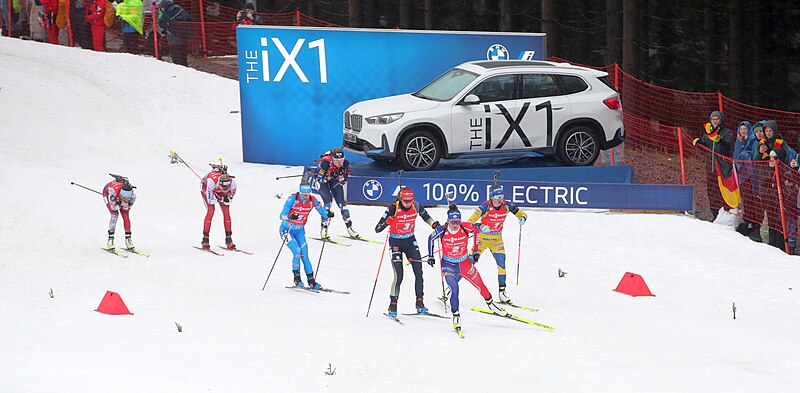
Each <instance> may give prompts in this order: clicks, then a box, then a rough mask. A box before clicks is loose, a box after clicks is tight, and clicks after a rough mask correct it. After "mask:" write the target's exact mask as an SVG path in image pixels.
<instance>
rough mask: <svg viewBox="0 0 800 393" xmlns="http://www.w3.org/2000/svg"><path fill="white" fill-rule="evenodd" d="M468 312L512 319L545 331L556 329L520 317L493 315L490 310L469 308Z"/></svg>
mask: <svg viewBox="0 0 800 393" xmlns="http://www.w3.org/2000/svg"><path fill="white" fill-rule="evenodd" d="M470 310H472V311H477V312H479V313H483V314H489V315H494V316H497V317H500V318H507V319H513V320H515V321H519V322H522V323H527V324H528V325H531V326H536V327H540V328H542V329H546V330H550V331H553V330H556V328H554V327H552V326H547V325H545V324H543V323H539V322H536V321H531V320H530V319H525V318H520V317H518V316H516V315H511V314H507V315H505V316H503V315H499V314H495V313H494V311H492V310H487V309H485V308H477V307H471V308H470Z"/></svg>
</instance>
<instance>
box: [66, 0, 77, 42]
mask: <svg viewBox="0 0 800 393" xmlns="http://www.w3.org/2000/svg"><path fill="white" fill-rule="evenodd" d="M64 8H65V10H66V12H67V37H69V46H70V47H73V46H75V43H74V42H73V41H72V22H70V17H69V13H70V10H69V9H70V8H71V7H70V2H69V1H67V6H66V7H64Z"/></svg>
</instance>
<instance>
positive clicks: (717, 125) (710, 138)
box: [692, 111, 735, 221]
mask: <svg viewBox="0 0 800 393" xmlns="http://www.w3.org/2000/svg"><path fill="white" fill-rule="evenodd" d="M704 129H705V132H704V133H703V135H702V136H701V137H700V138H695V139H694V141H692V144H693V145H697V143H700V144H701V145H703V146H705V147H707V148H709V149H710V150H711V160H710V163H709V165H708V167H707V168H706V194H707V196H708V204H709V209H711V215H712V216H713V218H714V219H716V218H717V214H718V213H719V209H720V208H721V207H722V206H723V203H724V202H723V200H722V197H721V194H720V190H719V187H718V185H717V165H727V163H725V162H724V161H725V160H724V159H722V158H719V157H716V156H717V155H721V156H725V157H730V156H731V152H732V151H733V144H734V138H735V137H734V135H733V132H732V131H731V130H730V129H729V128H726V127H725V115H724V114H723V113H722V112H720V111H714V112H711V115H710V116H709V122H708V123H706V124H705V126H704ZM712 221H713V219H712Z"/></svg>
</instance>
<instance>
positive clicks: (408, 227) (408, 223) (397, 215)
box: [375, 188, 439, 317]
mask: <svg viewBox="0 0 800 393" xmlns="http://www.w3.org/2000/svg"><path fill="white" fill-rule="evenodd" d="M417 216H419V217H422V219H423V220H425V222H426V223H428V225H430V226H431V228H434V229H435V228H436V227H438V226H439V222H438V221H434V220H433V218H431V216H430V214H428V212H427V211H426V210H425V208H424V207H422V205H420V203H419V202H417V201H415V200H414V191H413V190H411V189H410V188H404V189H402V190H400V195H399V196H398V198H397V201H395V203H393V204H392V205H390V206H389V207H388V208H387V209H386V212H384V213H383V216H382V217H381V219H380V220H379V221H378V224H377V225H375V232H376V233H380V232H382V231H383V230H384V229H386V228H387V227H389V246H390V247H391V249H392V269H393V270H394V281H393V282H392V287H391V290H390V291H389V316H390V317H397V299H398V297H399V296H400V284H402V283H403V254H405V255H406V258H408V261H409V262H410V263H411V269H412V270H413V271H414V292H415V294H416V295H417V301H416V307H417V312H418V313H420V314H427V313H428V308H427V307H425V302H424V301H423V296H424V292H423V285H422V261H421V260H420V259H421V258H422V257H421V256H420V254H419V246H418V245H417V238H416V237H414V224H415V222H416V221H417Z"/></svg>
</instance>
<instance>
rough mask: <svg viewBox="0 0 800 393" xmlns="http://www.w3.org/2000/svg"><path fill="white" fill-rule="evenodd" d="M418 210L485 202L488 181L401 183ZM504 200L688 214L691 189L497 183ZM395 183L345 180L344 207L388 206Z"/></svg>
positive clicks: (376, 179) (393, 180) (395, 190)
mask: <svg viewBox="0 0 800 393" xmlns="http://www.w3.org/2000/svg"><path fill="white" fill-rule="evenodd" d="M402 183H403V185H404V186H406V187H410V188H411V189H413V190H414V194H415V199H416V200H417V201H419V202H420V203H422V204H424V205H447V204H448V201H453V202H455V203H457V204H459V205H472V206H475V205H479V204H481V203H482V202H484V201H486V200H487V199H489V187H490V186H491V184H492V182H491V181H484V180H447V179H444V180H441V179H412V178H403V180H402ZM497 184H499V185H501V186H503V191H504V197H505V199H507V200H510V201H512V202H514V204H516V205H518V206H520V207H550V208H590V209H624V210H675V211H693V210H694V186H681V185H653V184H620V183H614V184H606V183H554V182H525V181H500V182H498V183H497ZM398 190H399V185H398V181H397V178H389V177H365V176H350V178H349V179H348V181H347V202H348V203H391V202H393V201H394V200H395V199H396V198H397V193H398Z"/></svg>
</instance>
